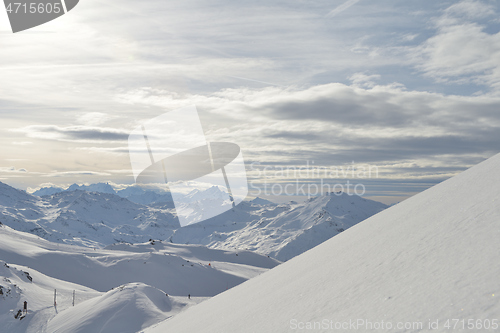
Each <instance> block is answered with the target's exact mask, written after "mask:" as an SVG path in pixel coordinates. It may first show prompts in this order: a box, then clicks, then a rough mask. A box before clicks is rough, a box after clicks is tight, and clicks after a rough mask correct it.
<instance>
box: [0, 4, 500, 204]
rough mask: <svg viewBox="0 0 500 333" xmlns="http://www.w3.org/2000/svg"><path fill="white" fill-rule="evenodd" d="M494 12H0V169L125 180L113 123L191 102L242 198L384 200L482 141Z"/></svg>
mask: <svg viewBox="0 0 500 333" xmlns="http://www.w3.org/2000/svg"><path fill="white" fill-rule="evenodd" d="M499 17H500V3H498V2H497V1H494V0H482V1H471V0H466V1H427V0H422V1H413V2H409V1H394V0H393V1H389V0H380V1H368V0H359V1H357V0H347V1H346V0H333V1H332V0H330V1H294V2H293V1H274V2H268V1H252V2H240V1H222V0H220V1H211V2H202V1H189V2H186V1H168V2H167V1H160V0H145V1H128V0H121V1H116V0H109V1H106V2H103V1H96V0H81V1H80V3H79V4H78V6H77V7H75V8H74V9H73V10H72V11H71V12H69V13H68V14H66V15H64V16H62V17H60V18H58V19H56V20H54V21H51V22H49V23H46V24H44V25H41V26H38V27H35V28H33V29H30V30H26V31H23V32H19V33H16V34H13V33H12V31H11V30H10V25H9V21H8V18H7V14H6V12H5V11H3V10H0V49H1V52H0V119H1V122H0V140H1V142H2V145H1V147H2V148H1V149H2V151H1V154H0V181H2V182H5V183H7V184H9V185H12V186H15V187H18V188H21V189H25V190H28V191H29V192H30V191H33V190H35V189H37V188H39V187H40V186H48V185H53V186H62V187H65V186H68V185H70V184H73V183H80V184H83V183H96V182H101V181H104V182H106V181H107V182H111V183H112V184H114V185H115V186H116V187H125V186H129V185H132V184H134V176H133V173H132V169H131V164H130V159H129V151H128V143H127V139H128V135H129V134H130V133H131V132H132V131H133V130H134V129H135V128H137V127H138V126H141V124H143V123H144V122H146V121H148V120H150V119H153V118H155V117H157V116H160V115H162V114H165V113H167V112H169V111H173V110H176V109H179V108H183V107H187V106H192V105H195V106H196V108H197V110H198V113H199V116H200V120H201V124H202V127H203V131H204V133H205V136H206V138H207V140H208V141H211V142H231V143H236V144H238V145H239V146H240V148H241V152H242V154H243V157H244V160H245V163H246V169H247V176H248V179H249V182H250V185H251V188H252V190H253V191H254V192H253V194H254V195H256V194H260V196H264V197H266V195H267V196H272V194H273V193H271V192H269V191H267V192H266V190H265V189H267V190H269V189H270V188H272V186H273V185H275V184H278V185H279V184H282V185H283V184H297V187H300V185H304V184H306V185H310V184H322V183H321V182H322V181H323V183H328V184H332V185H334V184H337V185H346V184H347V182H348V181H349V184H352V185H360V186H359V187H358V188H357V189H358V190H359V191H361V189H362V190H363V194H364V195H365V196H366V197H369V198H373V199H375V200H379V201H382V202H385V203H394V202H398V201H401V200H404V199H405V198H407V197H409V196H411V195H414V194H415V193H418V192H420V191H422V190H424V189H426V188H428V187H430V186H432V185H434V184H436V183H438V182H441V181H443V180H445V179H447V178H449V177H451V176H453V175H455V174H457V173H459V172H461V171H463V170H465V169H466V168H468V167H470V166H472V165H475V164H477V163H479V162H481V161H482V160H484V159H486V158H488V157H490V156H492V155H494V154H496V153H497V152H498V151H499V148H498V147H500V145H499V143H500V130H499V129H500V128H499V127H500V32H499V31H500V19H499ZM353 169H354V170H355V172H352V170H353ZM297 170H302V171H303V172H302V173H301V174H297V172H296V171H297ZM363 170H364V171H366V170H372V171H373V172H372V173H370V174H369V173H367V172H363ZM284 171H286V172H284ZM292 171H295V172H292ZM361 185H362V186H361ZM297 187H296V188H297ZM276 188H277V187H276ZM337 189H338V188H337ZM258 191H260V193H256V192H258ZM251 194H252V192H251ZM281 194H283V193H280V195H281ZM291 194H297V195H299V196H300V195H301V193H300V191H292V192H291Z"/></svg>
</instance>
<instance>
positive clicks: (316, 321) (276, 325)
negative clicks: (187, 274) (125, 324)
mask: <svg viewBox="0 0 500 333" xmlns="http://www.w3.org/2000/svg"><path fill="white" fill-rule="evenodd" d="M498 184H500V154H499V155H496V156H494V157H493V158H491V159H489V160H487V161H485V162H483V163H481V164H479V165H477V166H475V167H473V168H471V169H469V170H467V171H465V172H463V173H462V174H460V175H458V176H456V177H453V178H452V179H449V180H447V181H445V182H443V183H441V184H438V185H436V186H434V187H432V188H431V189H428V190H426V191H424V192H422V193H420V194H418V195H416V196H414V197H412V198H410V199H407V200H406V201H404V202H402V203H400V204H398V205H396V206H393V207H391V208H389V209H387V210H385V211H383V212H381V213H379V214H377V215H375V216H373V217H371V218H369V219H367V220H365V221H364V222H362V223H360V224H357V225H356V226H354V227H352V228H350V229H348V230H346V231H345V232H343V233H341V234H340V235H338V236H336V237H334V238H332V239H331V240H329V241H327V242H324V243H323V244H321V245H319V246H317V247H315V248H314V249H312V250H310V251H308V252H306V253H304V254H302V255H300V256H297V257H295V258H293V259H291V260H289V261H288V262H286V263H283V264H282V265H280V266H278V267H276V268H275V269H273V270H271V271H269V272H267V273H264V274H262V275H260V276H258V277H256V278H255V279H252V280H250V281H248V282H246V283H244V284H242V285H240V286H238V287H236V288H233V289H232V290H229V291H228V292H225V293H222V294H220V295H218V296H216V297H214V298H212V299H210V300H207V301H206V302H203V303H201V304H199V305H197V306H195V307H192V308H190V309H188V310H187V311H185V312H183V313H181V314H179V315H178V316H176V317H175V318H173V319H171V320H167V321H165V322H163V323H162V324H160V325H157V326H156V327H153V328H151V329H147V330H146V331H145V332H147V333H156V332H161V333H163V332H289V331H314V330H313V329H311V327H312V328H314V327H316V330H315V331H355V332H368V331H377V332H428V331H436V332H445V331H446V332H448V331H450V332H451V331H453V332H473V331H474V332H480V331H490V332H498V331H500V329H499V328H498V326H497V327H496V328H494V329H492V328H493V327H494V326H493V325H494V324H493V323H494V322H495V321H496V323H497V325H498V324H499V323H498V322H499V321H500V320H499V319H500V278H499V277H500V241H499V240H500V222H499V221H500V187H499V185H498ZM462 320H463V321H462ZM436 321H438V322H437V323H436ZM351 323H354V324H351ZM368 323H370V324H368ZM429 323H432V325H434V327H435V325H436V324H437V325H438V326H437V328H436V329H434V328H433V327H431V328H429ZM446 324H448V325H451V329H450V327H446ZM314 325H316V326H314ZM338 325H340V326H338ZM369 325H372V326H371V327H372V328H371V329H370V326H369ZM420 325H421V326H420ZM454 325H455V326H454ZM469 325H470V326H469ZM480 325H483V326H482V327H484V325H488V327H489V328H490V329H489V330H484V329H483V328H481V326H480ZM405 326H406V327H405ZM463 326H465V328H464V327H463ZM373 327H378V328H377V329H374V328H373ZM453 327H454V329H453ZM467 327H469V329H468V328H467ZM308 328H309V329H308Z"/></svg>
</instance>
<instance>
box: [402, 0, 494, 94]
mask: <svg viewBox="0 0 500 333" xmlns="http://www.w3.org/2000/svg"><path fill="white" fill-rule="evenodd" d="M492 13H494V10H493V7H492V6H490V5H486V4H484V3H483V2H481V1H462V2H460V3H458V4H455V5H452V6H451V7H449V8H448V9H447V10H445V12H444V14H443V15H442V16H440V17H439V18H438V19H437V21H436V22H437V33H436V34H435V35H434V36H432V37H430V38H429V39H427V40H426V41H425V42H424V43H422V44H421V45H419V46H418V47H416V48H410V49H409V50H410V51H409V52H410V54H411V57H412V58H413V60H414V61H415V62H416V64H417V68H418V69H420V70H421V71H423V72H424V73H425V75H427V76H429V77H432V78H434V79H436V80H438V82H454V83H469V84H470V83H473V84H477V85H486V86H488V87H490V88H492V89H498V88H500V86H499V84H500V32H497V33H489V32H486V26H485V24H484V22H482V21H481V22H474V21H472V20H471V19H477V18H483V17H486V16H491V15H492Z"/></svg>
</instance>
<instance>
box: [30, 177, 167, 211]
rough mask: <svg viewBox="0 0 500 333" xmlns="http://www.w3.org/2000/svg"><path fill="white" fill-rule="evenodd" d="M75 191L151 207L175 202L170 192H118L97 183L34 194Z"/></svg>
mask: <svg viewBox="0 0 500 333" xmlns="http://www.w3.org/2000/svg"><path fill="white" fill-rule="evenodd" d="M75 190H81V191H86V192H99V193H107V194H116V195H118V196H119V197H122V198H126V199H128V200H130V201H132V202H135V203H138V204H141V205H149V204H153V203H157V202H161V203H172V207H173V200H172V195H171V194H170V192H165V191H153V190H150V189H145V188H142V187H141V186H138V185H134V186H129V187H126V188H124V189H121V190H118V191H116V190H115V189H114V188H113V187H112V186H111V185H109V183H97V184H90V185H79V184H73V185H71V186H69V187H68V188H67V189H63V188H60V187H53V186H51V187H42V188H40V189H38V190H36V191H35V192H33V193H32V194H33V195H35V196H38V197H41V196H45V195H54V194H56V193H61V192H70V191H75Z"/></svg>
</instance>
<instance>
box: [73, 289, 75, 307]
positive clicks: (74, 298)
mask: <svg viewBox="0 0 500 333" xmlns="http://www.w3.org/2000/svg"><path fill="white" fill-rule="evenodd" d="M73 306H75V291H74V290H73Z"/></svg>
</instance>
